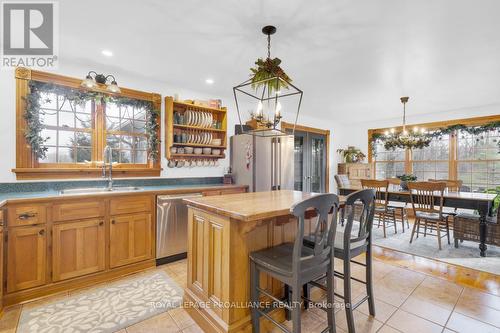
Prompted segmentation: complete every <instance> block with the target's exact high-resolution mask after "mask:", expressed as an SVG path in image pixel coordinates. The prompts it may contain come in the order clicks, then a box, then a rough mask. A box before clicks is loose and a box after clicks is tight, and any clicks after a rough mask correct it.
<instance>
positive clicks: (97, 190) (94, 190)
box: [59, 186, 142, 195]
mask: <svg viewBox="0 0 500 333" xmlns="http://www.w3.org/2000/svg"><path fill="white" fill-rule="evenodd" d="M140 190H142V187H135V186H116V187H112V188H108V187H88V188H71V189H67V190H62V191H60V192H59V193H60V194H61V195H63V194H91V193H105V192H131V191H140Z"/></svg>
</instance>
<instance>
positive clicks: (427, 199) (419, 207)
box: [408, 182, 450, 250]
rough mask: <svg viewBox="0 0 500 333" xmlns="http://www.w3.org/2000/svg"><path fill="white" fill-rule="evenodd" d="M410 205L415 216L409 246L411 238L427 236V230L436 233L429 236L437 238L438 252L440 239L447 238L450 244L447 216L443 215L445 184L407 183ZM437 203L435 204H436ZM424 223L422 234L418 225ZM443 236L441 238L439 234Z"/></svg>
mask: <svg viewBox="0 0 500 333" xmlns="http://www.w3.org/2000/svg"><path fill="white" fill-rule="evenodd" d="M408 188H409V190H410V193H411V195H410V198H411V204H412V208H413V213H414V215H415V223H414V225H413V230H412V233H411V237H410V244H411V243H412V242H413V236H414V235H415V234H416V238H418V236H419V235H421V234H423V235H424V237H425V236H427V230H429V231H430V232H432V231H436V234H435V235H434V234H432V233H429V235H433V236H437V238H438V245H439V250H441V249H442V247H441V238H442V237H447V238H448V244H450V227H449V221H448V217H449V215H447V214H445V213H443V201H444V190H445V188H446V183H445V182H409V183H408ZM436 202H437V204H436ZM422 221H423V222H424V232H423V233H422V232H421V231H420V225H421V223H422ZM442 231H444V232H445V234H444V235H443V236H441V232H442Z"/></svg>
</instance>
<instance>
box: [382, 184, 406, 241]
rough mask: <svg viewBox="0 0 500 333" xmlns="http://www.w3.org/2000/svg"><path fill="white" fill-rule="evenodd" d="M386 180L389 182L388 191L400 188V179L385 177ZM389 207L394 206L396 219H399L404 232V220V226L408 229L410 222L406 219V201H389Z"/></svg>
mask: <svg viewBox="0 0 500 333" xmlns="http://www.w3.org/2000/svg"><path fill="white" fill-rule="evenodd" d="M387 181H388V182H389V191H400V190H401V179H399V178H387ZM389 207H391V208H394V210H395V211H396V220H398V221H401V228H402V230H403V232H405V222H406V227H407V228H408V229H410V223H409V221H408V204H407V203H406V202H399V201H389Z"/></svg>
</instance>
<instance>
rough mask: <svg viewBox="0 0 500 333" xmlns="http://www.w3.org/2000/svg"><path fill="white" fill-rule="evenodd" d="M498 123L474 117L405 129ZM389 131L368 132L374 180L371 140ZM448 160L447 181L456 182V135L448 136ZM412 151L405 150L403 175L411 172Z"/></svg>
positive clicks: (373, 169) (493, 119)
mask: <svg viewBox="0 0 500 333" xmlns="http://www.w3.org/2000/svg"><path fill="white" fill-rule="evenodd" d="M495 121H500V115H493V116H484V117H474V118H464V119H455V120H447V121H438V122H431V123H421V124H411V125H407V127H414V126H418V127H420V128H425V129H427V130H433V129H434V130H435V129H439V128H443V127H448V126H452V125H459V124H462V125H466V126H481V125H485V124H487V123H491V122H495ZM394 128H395V130H396V131H402V130H403V128H402V126H398V127H394ZM388 130H390V128H376V129H369V130H368V147H369V149H368V163H369V164H370V165H371V166H372V167H371V170H372V171H371V172H372V177H373V178H374V177H375V175H376V168H377V163H384V162H381V161H379V162H377V161H375V158H374V156H373V151H372V149H371V142H372V140H371V138H372V136H373V134H383V133H385V132H386V131H388ZM449 140H450V142H449V159H448V164H449V166H448V179H451V180H456V179H458V158H457V157H458V137H457V135H456V133H452V134H450V138H449ZM411 155H412V151H411V150H409V149H406V153H405V173H407V174H409V173H412V172H413V159H412V156H411Z"/></svg>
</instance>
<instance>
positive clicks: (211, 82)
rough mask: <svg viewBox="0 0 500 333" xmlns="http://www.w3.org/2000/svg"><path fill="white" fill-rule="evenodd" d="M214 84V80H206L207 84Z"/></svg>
mask: <svg viewBox="0 0 500 333" xmlns="http://www.w3.org/2000/svg"><path fill="white" fill-rule="evenodd" d="M214 82H215V81H214V79H206V80H205V83H206V84H214Z"/></svg>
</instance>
